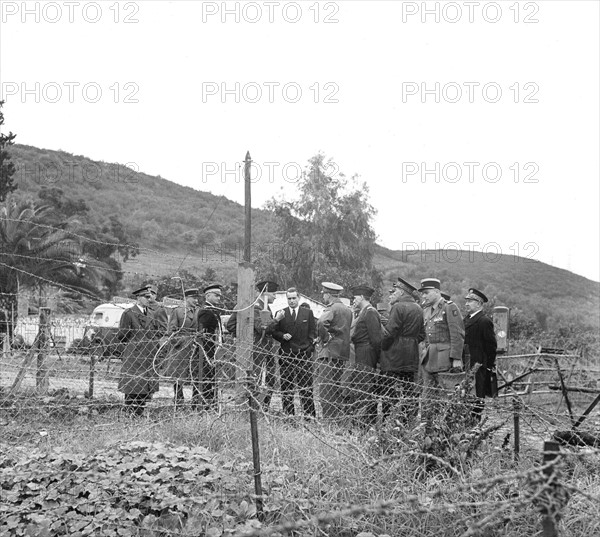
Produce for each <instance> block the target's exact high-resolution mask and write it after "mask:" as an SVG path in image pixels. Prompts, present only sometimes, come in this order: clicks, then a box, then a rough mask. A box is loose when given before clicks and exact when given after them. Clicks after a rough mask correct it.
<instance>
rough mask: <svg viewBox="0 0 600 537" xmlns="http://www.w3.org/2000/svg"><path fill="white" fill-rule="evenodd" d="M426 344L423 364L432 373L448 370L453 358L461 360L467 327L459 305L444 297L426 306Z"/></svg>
mask: <svg viewBox="0 0 600 537" xmlns="http://www.w3.org/2000/svg"><path fill="white" fill-rule="evenodd" d="M423 315H424V321H425V336H426V346H425V352H424V353H423V355H422V357H421V364H422V365H423V367H424V369H425V370H426V371H428V372H430V373H437V372H440V371H447V370H449V369H450V367H451V366H452V363H451V360H461V358H462V353H463V345H464V341H465V327H464V324H463V320H462V316H461V314H460V311H459V310H458V306H457V305H456V304H455V303H454V302H448V301H446V300H444V299H443V298H441V299H440V301H439V302H438V303H437V304H436V305H435V306H429V307H427V308H425V311H424V312H423Z"/></svg>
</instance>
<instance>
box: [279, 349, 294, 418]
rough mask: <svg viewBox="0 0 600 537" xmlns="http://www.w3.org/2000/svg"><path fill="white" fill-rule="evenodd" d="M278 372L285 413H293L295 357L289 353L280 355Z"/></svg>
mask: <svg viewBox="0 0 600 537" xmlns="http://www.w3.org/2000/svg"><path fill="white" fill-rule="evenodd" d="M279 374H280V375H281V401H282V403H283V412H284V413H285V414H289V415H292V414H294V391H295V388H296V383H295V382H294V381H295V376H296V363H295V358H294V357H293V356H290V355H289V354H282V355H280V360H279Z"/></svg>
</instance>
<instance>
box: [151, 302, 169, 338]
mask: <svg viewBox="0 0 600 537" xmlns="http://www.w3.org/2000/svg"><path fill="white" fill-rule="evenodd" d="M148 310H149V311H151V312H152V315H153V316H154V318H155V319H156V323H157V325H158V329H159V330H160V331H161V335H165V334H166V333H167V328H168V326H169V316H168V314H167V308H165V307H164V306H161V305H160V304H158V303H157V302H155V303H154V304H149V305H148Z"/></svg>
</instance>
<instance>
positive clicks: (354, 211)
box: [256, 154, 382, 296]
mask: <svg viewBox="0 0 600 537" xmlns="http://www.w3.org/2000/svg"><path fill="white" fill-rule="evenodd" d="M330 167H331V160H328V161H326V160H325V156H324V155H322V154H318V155H316V156H314V157H312V158H311V159H310V160H309V161H308V166H307V168H306V170H305V173H304V174H303V176H302V177H301V179H300V181H299V184H298V194H299V196H298V199H297V200H295V201H285V200H275V199H273V200H271V201H270V202H268V204H267V208H268V209H270V210H272V211H273V212H274V213H275V215H276V219H277V221H276V229H277V232H276V233H277V241H276V242H275V243H274V244H272V245H269V247H267V248H262V251H261V250H260V249H259V251H258V252H257V260H256V264H257V266H258V269H259V272H260V273H261V275H262V276H264V277H276V278H277V279H278V280H280V281H281V283H282V284H283V285H284V286H286V287H288V286H291V285H295V286H297V287H299V288H300V289H302V290H303V291H304V292H306V293H308V294H312V295H313V296H315V295H316V294H317V293H318V291H319V289H320V282H321V281H323V280H333V281H335V282H339V283H340V284H341V285H343V286H344V287H345V288H346V289H349V288H350V287H351V286H352V285H355V284H357V283H370V284H371V285H373V286H374V287H375V288H379V286H380V285H381V282H382V277H381V273H380V272H379V271H378V270H376V269H375V268H374V267H373V255H374V247H375V239H376V235H375V231H374V230H373V227H372V220H373V217H374V216H375V212H376V211H375V209H374V208H373V206H372V205H371V204H370V203H369V190H368V188H367V185H366V184H365V183H364V182H360V181H359V180H358V178H357V177H356V176H354V177H352V178H351V179H347V178H346V177H345V176H344V175H343V174H340V175H338V176H333V177H332V176H331V175H329V174H327V173H326V170H327V169H328V168H330Z"/></svg>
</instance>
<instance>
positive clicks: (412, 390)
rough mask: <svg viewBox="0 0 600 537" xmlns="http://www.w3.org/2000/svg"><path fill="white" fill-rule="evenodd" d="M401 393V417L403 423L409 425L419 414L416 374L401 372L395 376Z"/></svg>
mask: <svg viewBox="0 0 600 537" xmlns="http://www.w3.org/2000/svg"><path fill="white" fill-rule="evenodd" d="M397 375H398V377H397V379H398V384H399V386H400V390H401V391H400V393H401V397H402V399H401V415H402V420H403V421H404V423H409V422H410V421H412V420H413V419H414V418H416V417H417V414H418V413H419V385H418V383H417V379H416V377H417V374H416V373H412V372H402V373H398V374H397Z"/></svg>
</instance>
